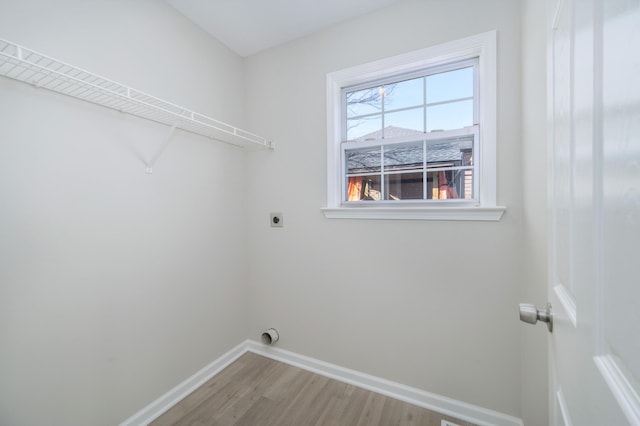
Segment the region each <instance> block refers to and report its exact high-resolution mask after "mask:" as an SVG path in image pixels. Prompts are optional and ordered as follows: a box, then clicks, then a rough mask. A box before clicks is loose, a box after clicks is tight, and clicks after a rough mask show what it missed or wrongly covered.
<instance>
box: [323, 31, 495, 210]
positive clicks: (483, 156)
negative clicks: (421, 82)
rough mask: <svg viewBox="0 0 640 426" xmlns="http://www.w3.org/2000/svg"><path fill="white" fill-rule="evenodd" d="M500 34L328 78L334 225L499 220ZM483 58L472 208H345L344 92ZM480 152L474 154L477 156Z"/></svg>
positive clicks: (408, 205)
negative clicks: (355, 221)
mask: <svg viewBox="0 0 640 426" xmlns="http://www.w3.org/2000/svg"><path fill="white" fill-rule="evenodd" d="M496 41H497V34H496V32H495V31H490V32H486V33H482V34H479V35H476V36H472V37H467V38H464V39H461V40H456V41H452V42H448V43H443V44H440V45H437V46H433V47H428V48H426V49H421V50H418V51H414V52H410V53H406V54H403V55H399V56H394V57H391V58H387V59H382V60H379V61H375V62H371V63H368V64H363V65H359V66H355V67H352V68H348V69H345V70H341V71H336V72H333V73H330V74H328V75H327V207H326V208H323V209H322V210H323V212H324V214H325V216H326V217H327V218H331V219H418V220H420V219H422V220H484V221H497V220H500V218H501V217H502V214H503V213H504V211H505V207H501V206H497V205H496V168H497V163H496V137H497V131H496V114H497V113H496V90H497V77H496V76H497V70H496V68H497V54H496V51H497V46H496ZM473 58H478V67H477V79H478V91H477V96H478V100H477V105H478V113H479V114H478V124H479V128H478V132H479V140H480V141H481V142H480V144H479V152H478V157H479V159H478V163H479V164H478V176H477V177H476V176H474V180H476V179H477V181H478V194H477V196H476V197H475V198H476V199H475V200H473V201H472V202H471V203H468V202H467V203H465V202H456V203H438V202H435V203H434V202H431V203H424V204H419V205H417V204H413V203H393V204H390V203H381V205H372V203H353V202H351V203H345V202H343V193H344V191H343V181H344V176H343V164H342V162H343V156H342V148H341V144H342V139H343V129H342V127H343V108H344V106H343V102H342V100H343V88H345V87H350V86H356V85H359V84H363V83H366V82H368V81H372V82H373V81H377V80H382V79H385V78H389V77H392V76H394V75H400V74H407V73H411V72H416V71H419V70H422V69H427V68H431V67H435V66H439V65H443V64H448V63H452V62H460V61H464V60H468V59H473ZM474 152H475V151H474Z"/></svg>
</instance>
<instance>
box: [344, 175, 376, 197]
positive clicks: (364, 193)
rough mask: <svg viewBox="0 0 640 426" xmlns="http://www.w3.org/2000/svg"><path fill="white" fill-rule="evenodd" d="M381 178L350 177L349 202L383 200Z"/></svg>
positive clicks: (348, 184)
mask: <svg viewBox="0 0 640 426" xmlns="http://www.w3.org/2000/svg"><path fill="white" fill-rule="evenodd" d="M380 182H381V179H380V176H350V177H349V178H348V179H347V194H346V195H347V196H346V199H347V201H364V200H369V201H371V200H375V201H377V200H381V199H382V197H381V195H382V194H381V192H380V186H381V185H380Z"/></svg>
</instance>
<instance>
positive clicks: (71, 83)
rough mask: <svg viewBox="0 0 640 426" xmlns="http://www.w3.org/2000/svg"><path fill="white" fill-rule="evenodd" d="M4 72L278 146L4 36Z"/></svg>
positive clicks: (0, 58) (224, 138)
mask: <svg viewBox="0 0 640 426" xmlns="http://www.w3.org/2000/svg"><path fill="white" fill-rule="evenodd" d="M0 75H2V76H4V77H8V78H12V79H14V80H18V81H22V82H24V83H28V84H32V85H34V86H36V87H42V88H45V89H49V90H52V91H54V92H58V93H62V94H64V95H68V96H72V97H74V98H78V99H82V100H85V101H88V102H92V103H95V104H98V105H102V106H105V107H107V108H112V109H115V110H118V111H121V112H126V113H128V114H132V115H135V116H138V117H142V118H146V119H148V120H152V121H155V122H158V123H162V124H166V125H168V126H176V127H177V128H179V129H182V130H186V131H188V132H192V133H196V134H199V135H202V136H206V137H209V138H211V139H215V140H218V141H221V142H225V143H229V144H232V145H237V146H240V147H243V148H246V149H253V148H258V149H261V148H266V149H274V144H273V142H271V141H268V140H267V139H265V138H263V137H262V136H258V135H256V134H254V133H251V132H248V131H246V130H242V129H240V128H237V127H235V126H232V125H230V124H227V123H224V122H222V121H220V120H216V119H214V118H211V117H207V116H206V115H203V114H199V113H197V112H194V111H191V110H189V109H187V108H184V107H181V106H179V105H176V104H173V103H171V102H167V101H165V100H162V99H159V98H156V97H155V96H151V95H148V94H146V93H144V92H141V91H139V90H136V89H134V88H132V87H129V86H125V85H124V84H120V83H117V82H115V81H112V80H109V79H107V78H104V77H101V76H99V75H97V74H93V73H91V72H89V71H85V70H83V69H81V68H78V67H76V66H73V65H69V64H67V63H65V62H62V61H59V60H57V59H54V58H51V57H49V56H46V55H43V54H41V53H38V52H36V51H34V50H32V49H29V48H26V47H24V46H21V45H19V44H16V43H12V42H10V41H7V40H3V39H0Z"/></svg>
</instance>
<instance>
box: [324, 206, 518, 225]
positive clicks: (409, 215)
mask: <svg viewBox="0 0 640 426" xmlns="http://www.w3.org/2000/svg"><path fill="white" fill-rule="evenodd" d="M506 209H507V208H506V207H502V206H496V207H468V206H464V207H392V208H390V207H338V208H335V207H334V208H329V207H327V208H323V209H321V210H322V212H323V213H324V215H325V216H326V217H327V218H328V219H392V220H468V221H489V222H497V221H499V220H500V219H501V218H502V215H503V214H504V212H505V211H506Z"/></svg>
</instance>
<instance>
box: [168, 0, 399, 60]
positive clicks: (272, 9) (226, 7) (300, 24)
mask: <svg viewBox="0 0 640 426" xmlns="http://www.w3.org/2000/svg"><path fill="white" fill-rule="evenodd" d="M165 1H166V2H167V3H169V4H170V5H171V6H173V7H174V8H176V9H177V10H178V11H179V12H181V13H182V14H183V15H185V16H186V17H187V18H189V19H190V20H192V21H193V22H195V23H196V24H198V25H199V26H200V27H201V28H203V29H204V30H205V31H207V32H208V33H209V34H211V35H212V36H214V37H215V38H216V39H218V40H220V41H221V42H222V43H224V44H225V45H226V46H227V47H229V48H230V49H231V50H233V51H235V52H236V53H238V54H239V55H240V56H251V55H253V54H254V53H257V52H260V51H262V50H266V49H269V48H271V47H274V46H277V45H280V44H283V43H286V42H288V41H291V40H295V39H297V38H300V37H304V36H306V35H309V34H312V33H314V32H316V31H320V30H322V29H325V28H328V27H330V26H332V25H335V24H337V23H339V22H341V21H345V20H348V19H350V18H355V17H357V16H361V15H364V14H367V13H369V12H373V11H374V10H377V9H380V8H383V7H385V6H388V5H391V4H393V3H396V2H398V1H400V0H165Z"/></svg>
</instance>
